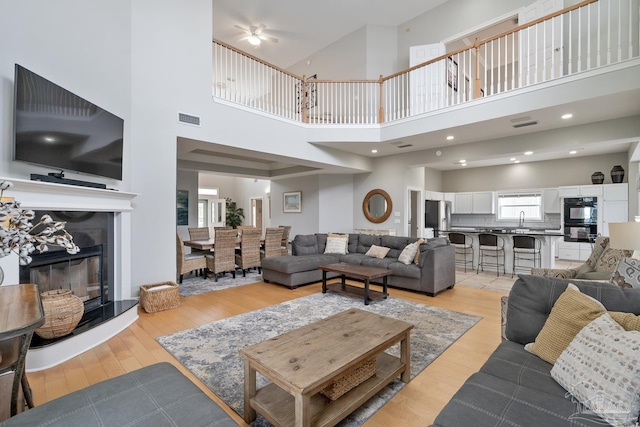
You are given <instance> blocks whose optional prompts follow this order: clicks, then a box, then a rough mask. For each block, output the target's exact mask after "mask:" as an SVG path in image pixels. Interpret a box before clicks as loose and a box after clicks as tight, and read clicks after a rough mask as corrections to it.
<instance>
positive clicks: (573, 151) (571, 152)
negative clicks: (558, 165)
mask: <svg viewBox="0 0 640 427" xmlns="http://www.w3.org/2000/svg"><path fill="white" fill-rule="evenodd" d="M576 153H577V151H576V150H571V151H569V154H576Z"/></svg>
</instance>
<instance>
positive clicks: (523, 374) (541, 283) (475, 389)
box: [433, 275, 640, 427]
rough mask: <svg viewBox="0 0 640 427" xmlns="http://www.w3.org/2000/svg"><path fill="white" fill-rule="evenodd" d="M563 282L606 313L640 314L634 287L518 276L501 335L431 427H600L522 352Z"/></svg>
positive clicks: (546, 367)
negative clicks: (495, 347)
mask: <svg viewBox="0 0 640 427" xmlns="http://www.w3.org/2000/svg"><path fill="white" fill-rule="evenodd" d="M569 283H574V284H575V285H576V286H577V287H578V288H579V289H580V291H581V292H583V293H585V294H587V295H589V296H591V297H593V298H595V299H597V300H599V301H600V302H601V303H602V304H603V305H604V306H605V307H606V308H607V310H609V311H622V312H628V313H634V314H636V315H638V314H640V289H639V288H635V289H621V288H620V287H618V286H615V285H611V284H609V283H603V282H595V281H584V280H579V281H573V282H572V281H571V280H567V279H556V278H547V277H541V276H524V275H523V276H520V277H519V278H518V280H517V281H516V282H515V284H514V285H513V288H512V290H511V292H510V294H509V297H508V299H507V304H506V325H505V329H504V331H505V335H506V338H507V340H505V341H503V342H502V343H501V344H500V345H499V346H498V348H497V349H496V350H495V352H494V353H493V354H492V355H491V356H490V357H489V360H487V362H486V363H485V364H484V365H483V366H482V368H480V371H479V372H477V373H475V374H473V375H472V376H471V377H469V379H468V380H467V381H466V382H465V383H464V385H463V386H462V387H461V388H460V390H458V392H456V394H455V395H454V396H453V397H452V398H451V400H450V401H449V403H448V404H447V405H446V406H445V407H444V409H443V410H442V411H441V412H440V414H439V415H438V416H437V418H436V419H435V421H434V424H433V426H439V427H459V426H474V427H483V426H498V425H500V426H502V425H504V426H507V425H508V426H531V425H539V426H545V427H555V426H594V427H595V426H602V425H608V424H607V423H606V422H605V421H604V420H603V419H602V418H600V417H598V416H597V415H594V414H593V413H589V412H586V411H584V410H581V409H580V407H579V406H578V403H577V402H576V401H575V400H572V398H571V396H570V395H568V394H567V390H565V389H564V388H562V387H561V386H560V385H559V384H558V383H557V382H556V381H555V380H554V379H553V378H552V377H551V375H550V371H551V368H552V367H553V365H551V364H549V363H547V362H545V361H544V360H542V359H540V358H539V357H538V356H536V355H534V354H532V353H529V352H527V351H526V350H525V349H524V345H525V344H527V343H530V342H534V341H535V338H536V337H537V335H538V333H539V332H540V330H541V329H542V326H543V325H544V323H545V321H546V319H547V317H548V316H549V313H550V312H551V308H552V306H553V304H554V303H555V301H556V300H557V299H558V297H559V296H560V294H562V293H563V292H564V290H565V289H566V288H567V285H568V284H569Z"/></svg>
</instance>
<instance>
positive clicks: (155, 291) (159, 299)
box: [140, 282, 180, 313]
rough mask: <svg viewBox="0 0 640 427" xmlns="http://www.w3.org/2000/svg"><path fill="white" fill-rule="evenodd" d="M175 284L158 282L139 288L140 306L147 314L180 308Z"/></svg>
mask: <svg viewBox="0 0 640 427" xmlns="http://www.w3.org/2000/svg"><path fill="white" fill-rule="evenodd" d="M178 289H179V288H178V285H177V284H176V283H175V282H160V283H153V284H150V285H142V286H140V305H142V308H144V311H146V312H147V313H155V312H156V311H162V310H168V309H170V308H176V307H179V306H180V294H179V292H178Z"/></svg>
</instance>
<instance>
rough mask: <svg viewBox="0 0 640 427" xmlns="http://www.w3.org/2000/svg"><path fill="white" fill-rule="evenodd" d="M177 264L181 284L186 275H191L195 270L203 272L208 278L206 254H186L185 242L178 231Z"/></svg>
mask: <svg viewBox="0 0 640 427" xmlns="http://www.w3.org/2000/svg"><path fill="white" fill-rule="evenodd" d="M176 263H177V267H178V274H179V275H180V283H182V277H183V275H184V274H186V273H191V272H192V271H194V270H203V271H204V278H205V279H206V278H207V261H206V259H205V257H204V254H185V252H184V241H183V240H182V237H181V236H180V233H179V232H178V231H176Z"/></svg>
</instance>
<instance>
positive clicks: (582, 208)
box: [564, 197, 598, 242]
mask: <svg viewBox="0 0 640 427" xmlns="http://www.w3.org/2000/svg"><path fill="white" fill-rule="evenodd" d="M597 235H598V198H597V197H569V198H565V199H564V240H565V242H592V241H594V240H595V238H596V236H597Z"/></svg>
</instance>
